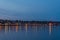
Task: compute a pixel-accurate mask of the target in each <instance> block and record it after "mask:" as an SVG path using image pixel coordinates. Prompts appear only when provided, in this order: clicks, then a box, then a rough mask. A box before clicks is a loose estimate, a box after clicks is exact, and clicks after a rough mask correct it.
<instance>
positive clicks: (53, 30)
mask: <svg viewBox="0 0 60 40" xmlns="http://www.w3.org/2000/svg"><path fill="white" fill-rule="evenodd" d="M59 37H60V26H52V25H51V24H49V26H48V25H33V26H31V25H28V24H25V25H22V26H18V25H16V26H0V40H60V38H59Z"/></svg>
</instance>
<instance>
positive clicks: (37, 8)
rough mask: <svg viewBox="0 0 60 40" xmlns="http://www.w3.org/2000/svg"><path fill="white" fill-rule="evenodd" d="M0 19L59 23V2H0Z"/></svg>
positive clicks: (29, 0) (23, 0) (59, 0)
mask: <svg viewBox="0 0 60 40" xmlns="http://www.w3.org/2000/svg"><path fill="white" fill-rule="evenodd" d="M0 19H12V20H14V19H20V20H53V21H60V0H0Z"/></svg>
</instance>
